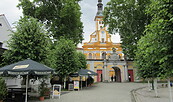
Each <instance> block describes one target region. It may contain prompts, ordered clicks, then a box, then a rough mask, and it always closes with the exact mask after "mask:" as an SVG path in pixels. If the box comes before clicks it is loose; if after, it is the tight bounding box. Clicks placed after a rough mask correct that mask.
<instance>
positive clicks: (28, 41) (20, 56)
mask: <svg viewBox="0 0 173 102" xmlns="http://www.w3.org/2000/svg"><path fill="white" fill-rule="evenodd" d="M15 28H16V30H15V31H13V32H12V34H11V37H10V39H9V40H8V41H7V43H8V48H9V49H8V50H6V51H5V52H4V54H3V61H4V64H5V65H6V64H11V63H14V62H18V61H21V60H24V59H27V58H30V59H32V60H34V61H37V62H43V61H44V59H46V58H47V57H46V54H47V51H48V46H49V45H50V43H51V41H50V38H49V36H48V35H47V33H46V31H45V28H44V26H43V24H41V23H40V22H38V20H37V19H35V18H32V17H28V16H27V17H23V18H21V19H20V20H19V21H18V22H17V24H16V25H15Z"/></svg>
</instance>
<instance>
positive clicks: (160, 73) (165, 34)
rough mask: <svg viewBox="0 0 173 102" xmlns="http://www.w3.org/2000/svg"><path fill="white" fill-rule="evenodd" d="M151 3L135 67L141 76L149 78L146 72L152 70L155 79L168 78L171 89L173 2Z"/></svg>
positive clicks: (158, 0)
mask: <svg viewBox="0 0 173 102" xmlns="http://www.w3.org/2000/svg"><path fill="white" fill-rule="evenodd" d="M151 1H152V2H151V4H150V5H149V7H148V8H147V9H146V12H147V14H148V15H150V16H151V17H152V20H151V23H150V24H149V25H148V26H147V27H146V30H145V33H146V35H145V36H144V37H143V38H141V39H140V40H139V42H138V45H139V46H138V49H137V53H136V60H137V66H138V70H139V73H140V74H141V75H142V76H145V77H149V75H147V71H149V69H152V70H154V71H153V72H154V73H152V74H154V76H155V77H161V78H168V87H169V89H171V88H170V86H169V85H170V79H169V77H172V75H173V69H172V68H173V64H172V63H173V61H172V59H173V50H172V49H173V45H172V44H173V29H172V27H173V12H172V11H173V5H172V4H173V1H170V0H151ZM140 48H142V49H140ZM149 67H150V68H149ZM170 100H171V101H172V95H171V91H170Z"/></svg>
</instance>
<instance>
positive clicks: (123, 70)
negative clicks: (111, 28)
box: [82, 0, 134, 82]
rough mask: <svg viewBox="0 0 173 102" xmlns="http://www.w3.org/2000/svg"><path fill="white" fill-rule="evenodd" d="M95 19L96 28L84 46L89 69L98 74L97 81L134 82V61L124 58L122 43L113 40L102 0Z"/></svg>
mask: <svg viewBox="0 0 173 102" xmlns="http://www.w3.org/2000/svg"><path fill="white" fill-rule="evenodd" d="M94 21H95V28H96V29H95V31H94V32H93V33H92V34H91V35H90V41H89V42H85V43H84V45H83V46H82V47H83V53H84V55H85V56H86V58H87V69H89V70H92V71H94V72H96V73H97V74H98V75H97V76H95V78H94V80H95V82H111V81H112V82H128V81H130V82H133V81H134V73H133V65H132V64H133V62H132V61H127V60H125V59H124V54H123V53H122V48H121V44H120V43H113V42H112V41H111V35H110V34H109V32H108V31H107V27H105V26H104V23H103V4H102V0H98V4H97V13H96V16H95V18H94Z"/></svg>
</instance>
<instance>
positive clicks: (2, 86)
mask: <svg viewBox="0 0 173 102" xmlns="http://www.w3.org/2000/svg"><path fill="white" fill-rule="evenodd" d="M7 93H8V92H7V86H6V83H5V80H3V79H2V78H1V77H0V102H3V100H4V99H5V98H6V96H7Z"/></svg>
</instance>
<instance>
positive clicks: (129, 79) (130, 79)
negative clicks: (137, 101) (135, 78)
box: [129, 74, 131, 82]
mask: <svg viewBox="0 0 173 102" xmlns="http://www.w3.org/2000/svg"><path fill="white" fill-rule="evenodd" d="M129 82H131V76H130V74H129Z"/></svg>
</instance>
